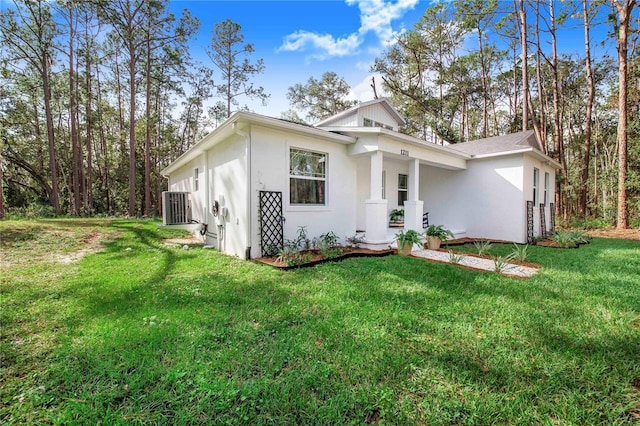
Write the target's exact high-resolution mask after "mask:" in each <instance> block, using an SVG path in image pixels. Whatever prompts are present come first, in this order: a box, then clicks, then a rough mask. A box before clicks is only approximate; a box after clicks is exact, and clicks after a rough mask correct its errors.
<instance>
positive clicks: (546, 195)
mask: <svg viewBox="0 0 640 426" xmlns="http://www.w3.org/2000/svg"><path fill="white" fill-rule="evenodd" d="M544 205H545V206H548V205H549V173H548V172H545V173H544Z"/></svg>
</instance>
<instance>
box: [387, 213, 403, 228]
mask: <svg viewBox="0 0 640 426" xmlns="http://www.w3.org/2000/svg"><path fill="white" fill-rule="evenodd" d="M389 226H390V227H392V228H398V227H400V228H401V227H403V226H404V210H403V209H393V210H391V213H389Z"/></svg>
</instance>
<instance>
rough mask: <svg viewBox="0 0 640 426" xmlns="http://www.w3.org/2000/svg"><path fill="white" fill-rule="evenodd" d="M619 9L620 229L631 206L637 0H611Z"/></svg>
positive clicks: (618, 225)
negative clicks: (631, 74)
mask: <svg viewBox="0 0 640 426" xmlns="http://www.w3.org/2000/svg"><path fill="white" fill-rule="evenodd" d="M611 3H612V4H613V5H614V7H615V8H616V9H617V10H618V15H619V22H618V24H619V26H618V31H617V37H616V38H617V47H618V81H619V84H618V86H619V88H618V90H619V93H618V138H617V139H618V218H617V225H616V227H617V228H618V229H628V228H629V206H628V204H627V115H628V109H627V97H628V95H627V76H628V67H627V48H628V47H627V41H628V31H629V20H630V19H631V10H632V9H633V6H634V5H635V0H618V1H616V0H611Z"/></svg>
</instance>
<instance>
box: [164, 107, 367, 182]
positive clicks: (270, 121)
mask: <svg viewBox="0 0 640 426" xmlns="http://www.w3.org/2000/svg"><path fill="white" fill-rule="evenodd" d="M252 124H256V125H260V126H265V127H270V128H274V129H278V130H282V131H289V132H292V133H297V134H303V135H306V136H310V137H315V138H319V139H322V140H328V141H332V142H336V143H341V144H353V143H355V141H356V139H355V138H353V137H350V136H346V135H341V134H338V133H334V132H327V131H326V130H322V129H317V128H315V127H313V126H309V125H307V124H301V123H294V122H292V121H286V120H281V119H279V118H273V117H267V116H265V115H260V114H256V113H253V112H246V111H237V112H234V113H233V114H231V117H229V118H227V119H226V120H225V121H224V122H223V123H222V124H221V125H220V126H218V127H217V128H216V129H214V130H213V131H212V132H211V133H208V134H207V135H206V136H205V137H204V138H202V139H200V140H199V141H198V142H196V144H195V145H193V146H192V147H190V148H189V149H188V150H187V151H186V152H184V153H183V154H182V155H181V156H180V157H178V158H177V159H176V160H174V161H173V162H172V163H171V164H169V165H168V166H167V167H165V168H164V169H163V170H161V171H160V174H161V175H162V176H169V175H170V174H171V173H173V172H174V171H176V170H177V169H179V168H180V167H182V166H184V165H185V164H187V163H188V162H189V161H191V160H193V159H195V158H197V157H198V156H199V155H202V154H203V153H204V152H206V151H207V150H209V149H211V148H212V147H213V146H215V145H217V144H218V143H220V142H222V141H223V140H225V139H226V138H228V137H230V136H232V135H233V134H235V133H237V131H238V130H240V131H242V129H243V128H244V127H245V126H251V125H252Z"/></svg>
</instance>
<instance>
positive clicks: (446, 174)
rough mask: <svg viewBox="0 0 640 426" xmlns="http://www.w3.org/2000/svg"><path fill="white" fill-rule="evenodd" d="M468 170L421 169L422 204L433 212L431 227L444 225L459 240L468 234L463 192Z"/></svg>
mask: <svg viewBox="0 0 640 426" xmlns="http://www.w3.org/2000/svg"><path fill="white" fill-rule="evenodd" d="M467 173H468V171H467V170H447V169H442V168H439V167H432V166H426V165H421V166H420V200H422V201H423V202H424V211H425V212H429V224H431V225H443V226H444V227H445V228H447V229H449V230H450V231H452V232H454V233H455V234H456V236H458V237H460V236H464V235H463V234H462V233H464V232H467V231H468V229H467V215H466V204H467V200H466V196H467V191H464V190H462V189H461V188H463V186H464V184H465V182H466V179H465V175H466V174H467Z"/></svg>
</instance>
